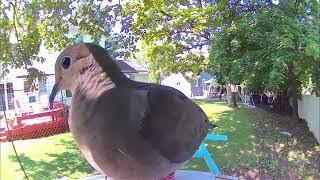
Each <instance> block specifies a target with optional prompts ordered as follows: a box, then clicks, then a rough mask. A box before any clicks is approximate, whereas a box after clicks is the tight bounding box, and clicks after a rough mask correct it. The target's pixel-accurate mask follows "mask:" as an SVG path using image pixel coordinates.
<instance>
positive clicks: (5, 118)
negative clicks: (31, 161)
mask: <svg viewBox="0 0 320 180" xmlns="http://www.w3.org/2000/svg"><path fill="white" fill-rule="evenodd" d="M1 100H2V102H4V99H3V96H2V97H1ZM2 109H3V115H4V120H5V122H6V126H7V132H8V136H9V137H8V136H7V138H8V140H9V141H10V142H11V145H12V148H13V150H14V153H15V155H16V158H17V160H18V162H19V165H20V167H21V170H22V172H23V174H24V176H25V177H26V179H27V180H29V177H28V175H27V173H26V171H25V169H24V167H23V165H22V163H21V160H20V158H19V155H18V153H17V150H16V146H15V145H14V143H13V141H11V140H10V136H11V135H10V130H9V125H8V122H7V114H6V109H5V108H4V105H3V104H2Z"/></svg>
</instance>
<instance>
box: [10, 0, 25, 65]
mask: <svg viewBox="0 0 320 180" xmlns="http://www.w3.org/2000/svg"><path fill="white" fill-rule="evenodd" d="M10 4H11V5H12V7H13V13H12V20H13V28H14V32H15V36H16V40H17V44H18V49H19V52H20V54H21V57H22V58H23V59H25V60H27V59H28V58H27V57H26V55H25V54H24V53H23V51H22V47H21V40H20V39H19V33H18V29H17V25H16V21H17V10H16V1H15V4H13V3H12V2H10ZM24 68H25V69H28V67H27V65H26V64H24Z"/></svg>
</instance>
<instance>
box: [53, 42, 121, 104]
mask: <svg viewBox="0 0 320 180" xmlns="http://www.w3.org/2000/svg"><path fill="white" fill-rule="evenodd" d="M92 66H95V69H101V71H102V72H105V73H106V74H108V76H109V77H110V78H111V79H112V81H114V82H120V81H121V80H123V79H125V78H126V77H125V76H124V74H122V73H121V71H120V69H119V67H118V66H117V64H116V62H115V61H114V60H113V59H112V58H111V57H110V56H109V54H108V52H107V50H106V49H104V48H102V47H101V46H98V45H95V44H91V43H82V44H77V45H74V46H71V47H69V48H67V49H66V50H64V51H63V52H62V53H61V54H60V55H59V56H58V58H57V60H56V64H55V84H54V86H53V89H52V92H51V94H50V97H49V104H50V108H52V105H53V101H54V98H55V96H56V95H57V93H58V92H59V91H60V90H65V89H67V90H70V91H71V92H72V93H73V92H74V90H75V88H76V87H77V86H78V85H79V83H80V82H81V79H83V78H85V77H87V76H88V74H87V72H86V71H90V68H91V69H92ZM96 67H99V68H96Z"/></svg>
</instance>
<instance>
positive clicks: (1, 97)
mask: <svg viewBox="0 0 320 180" xmlns="http://www.w3.org/2000/svg"><path fill="white" fill-rule="evenodd" d="M0 106H1V107H0V109H1V110H7V107H6V100H5V89H4V84H0Z"/></svg>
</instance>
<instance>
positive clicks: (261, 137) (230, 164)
mask: <svg viewBox="0 0 320 180" xmlns="http://www.w3.org/2000/svg"><path fill="white" fill-rule="evenodd" d="M196 102H197V103H198V104H199V105H200V106H201V107H202V108H203V109H204V111H205V112H206V113H207V115H208V116H209V118H210V121H211V122H214V123H215V124H216V125H218V128H216V129H215V130H213V131H212V132H211V133H215V134H226V135H228V138H229V140H228V141H227V142H209V141H208V142H206V143H207V146H208V148H209V150H210V151H211V152H212V154H213V155H214V158H215V160H216V162H217V164H218V165H219V166H220V168H221V169H222V171H223V172H224V174H226V175H232V176H239V177H241V178H267V179H270V178H276V179H289V178H291V179H300V178H306V179H319V178H320V165H319V162H320V145H319V144H317V143H316V141H315V139H314V138H313V136H312V134H311V133H310V132H309V131H308V128H307V126H306V124H305V123H302V122H301V123H299V124H296V125H295V126H293V127H292V128H291V129H287V128H286V127H288V126H287V125H288V124H289V123H290V119H289V118H287V117H283V116H280V115H277V114H273V113H270V112H267V111H265V110H262V109H259V108H247V107H244V106H240V107H238V108H235V109H232V108H229V107H228V106H227V105H226V104H225V103H224V102H211V101H207V100H196ZM281 131H288V132H290V133H292V134H293V136H291V137H289V136H287V135H283V134H281V133H280V132H281ZM0 145H1V179H3V180H7V179H8V180H9V179H10V180H11V179H23V177H24V176H23V173H22V171H21V170H20V166H19V164H18V162H17V159H16V157H15V156H14V153H13V149H12V147H11V144H10V143H1V144H0ZM15 145H16V149H17V151H18V153H19V157H20V159H21V161H22V164H23V166H24V168H25V170H26V172H27V174H28V176H29V178H30V179H56V178H57V177H62V176H66V177H69V178H71V179H76V178H79V177H84V176H89V175H92V174H93V173H94V169H92V168H91V167H90V166H89V165H88V164H87V163H86V161H85V160H84V159H83V157H82V156H81V154H80V152H79V150H78V149H77V148H76V146H75V143H74V141H73V139H72V136H71V135H70V134H69V133H65V134H60V135H56V136H51V137H47V138H41V139H35V140H25V141H16V142H15ZM183 169H191V170H199V171H208V168H207V167H206V165H205V163H204V161H203V160H202V159H192V160H191V161H190V162H189V163H188V164H187V165H186V166H185V167H183Z"/></svg>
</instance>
